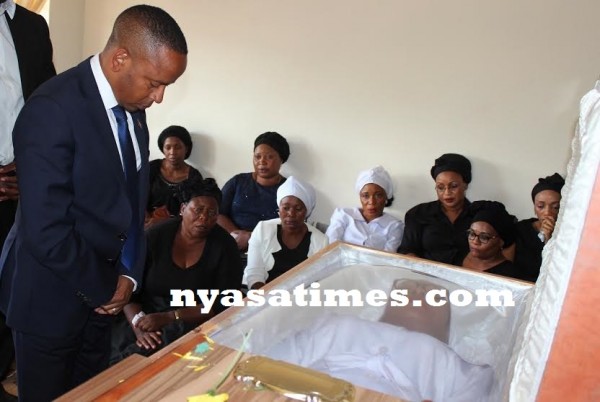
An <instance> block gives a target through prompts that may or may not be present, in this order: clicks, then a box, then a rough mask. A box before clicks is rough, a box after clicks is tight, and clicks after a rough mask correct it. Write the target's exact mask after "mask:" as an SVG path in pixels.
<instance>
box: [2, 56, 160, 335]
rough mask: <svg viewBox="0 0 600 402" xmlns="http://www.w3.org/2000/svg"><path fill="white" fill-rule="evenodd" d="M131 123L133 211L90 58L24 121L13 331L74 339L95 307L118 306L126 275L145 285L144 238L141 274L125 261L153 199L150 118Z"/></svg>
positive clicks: (10, 300) (44, 92)
mask: <svg viewBox="0 0 600 402" xmlns="http://www.w3.org/2000/svg"><path fill="white" fill-rule="evenodd" d="M132 118H133V121H134V126H135V134H136V137H137V141H138V144H139V148H140V153H141V159H142V166H141V169H140V171H139V183H140V184H139V197H138V199H139V205H138V208H137V209H135V210H134V208H132V206H131V204H130V201H129V198H128V195H127V194H128V192H127V187H126V181H125V175H124V172H123V168H122V165H121V159H120V156H119V152H118V148H117V145H116V142H115V138H114V135H113V132H112V129H111V126H110V122H109V120H108V118H107V115H106V109H105V107H104V104H103V103H102V99H101V97H100V92H99V91H98V87H97V86H96V82H95V80H94V76H93V74H92V69H91V66H90V61H89V59H88V60H86V61H84V62H82V63H81V64H79V65H78V66H77V67H74V68H72V69H70V70H68V71H66V72H64V73H62V74H60V75H58V76H56V77H54V78H52V79H50V80H49V81H47V82H45V83H44V84H42V85H41V86H40V87H39V88H38V89H37V90H36V91H35V92H34V94H33V95H32V96H31V97H30V99H29V100H28V102H27V103H26V104H25V106H24V107H23V110H22V111H21V113H20V114H19V117H18V118H17V122H16V124H15V129H14V133H13V134H14V135H13V138H14V145H15V158H16V160H17V163H18V166H19V185H20V192H21V195H20V202H19V210H18V212H17V217H16V220H15V225H14V226H13V228H12V230H11V233H10V234H9V237H8V238H7V240H6V244H5V246H4V250H3V251H4V252H3V256H4V258H5V262H4V264H3V266H4V272H3V273H2V280H1V287H0V308H2V309H4V310H5V312H6V314H7V323H8V325H9V326H10V327H12V328H13V329H16V330H19V331H22V332H33V333H35V334H37V335H42V336H58V337H62V336H67V335H69V334H73V333H76V332H77V331H79V330H80V329H81V328H82V327H83V325H84V323H85V320H86V318H87V316H88V314H89V312H90V308H94V307H97V306H99V305H102V304H104V303H106V302H108V301H109V300H110V299H111V298H112V296H113V294H114V291H115V289H116V284H117V280H118V276H119V275H121V274H126V275H129V276H131V277H133V278H134V279H135V280H137V281H138V284H139V283H141V278H142V271H143V263H144V261H143V260H144V258H143V256H144V255H145V242H144V241H143V236H140V237H141V239H140V241H139V244H138V255H139V256H140V259H139V260H138V261H137V264H136V265H135V267H134V268H133V269H132V270H131V271H127V270H126V268H125V267H124V266H123V265H122V264H121V262H120V260H119V255H120V251H121V249H122V246H123V243H124V241H125V233H126V232H127V229H128V227H129V225H130V222H131V221H132V217H133V214H138V217H137V218H138V222H139V223H140V230H141V228H142V225H143V222H144V211H145V206H146V199H147V194H148V153H149V151H148V137H149V135H148V129H147V126H146V122H145V113H144V112H137V113H133V114H132ZM0 269H2V267H1V266H0ZM11 285H12V286H11Z"/></svg>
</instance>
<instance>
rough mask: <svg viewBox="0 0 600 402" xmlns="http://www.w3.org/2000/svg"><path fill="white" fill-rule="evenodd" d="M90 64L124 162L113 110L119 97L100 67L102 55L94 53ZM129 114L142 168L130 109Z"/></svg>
mask: <svg viewBox="0 0 600 402" xmlns="http://www.w3.org/2000/svg"><path fill="white" fill-rule="evenodd" d="M90 64H91V66H92V73H93V74H94V80H96V85H97V86H98V90H99V91H100V97H101V98H102V103H103V104H104V107H105V108H106V115H107V116H108V120H109V121H110V127H111V128H112V132H113V135H114V137H115V143H116V144H117V149H118V150H119V155H120V156H121V163H123V154H122V153H121V143H120V142H119V132H118V130H117V118H116V117H115V114H114V113H113V111H112V108H113V107H115V106H117V105H118V102H117V99H116V98H115V95H114V94H113V91H112V88H111V86H110V84H109V83H108V80H107V79H106V77H105V76H104V73H103V72H102V67H100V56H99V55H97V54H96V55H94V56H93V57H92V58H91V60H90ZM125 114H126V115H127V126H128V127H129V135H131V141H132V142H133V150H134V151H135V163H136V166H137V169H138V170H140V168H141V167H142V159H141V157H140V147H139V145H138V142H137V138H136V136H135V129H134V127H133V119H132V118H131V114H129V112H128V111H125ZM123 170H125V165H123Z"/></svg>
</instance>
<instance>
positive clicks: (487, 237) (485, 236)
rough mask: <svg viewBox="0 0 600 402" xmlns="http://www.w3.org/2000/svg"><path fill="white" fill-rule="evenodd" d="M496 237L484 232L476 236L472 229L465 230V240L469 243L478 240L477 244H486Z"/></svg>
mask: <svg viewBox="0 0 600 402" xmlns="http://www.w3.org/2000/svg"><path fill="white" fill-rule="evenodd" d="M496 237H498V236H492V235H491V234H489V233H485V232H481V233H479V234H477V233H475V231H474V230H472V229H469V230H467V238H468V239H469V241H475V239H479V242H480V243H481V244H487V243H488V242H489V241H490V240H493V239H495V238H496Z"/></svg>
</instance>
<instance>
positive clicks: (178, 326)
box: [111, 179, 243, 363]
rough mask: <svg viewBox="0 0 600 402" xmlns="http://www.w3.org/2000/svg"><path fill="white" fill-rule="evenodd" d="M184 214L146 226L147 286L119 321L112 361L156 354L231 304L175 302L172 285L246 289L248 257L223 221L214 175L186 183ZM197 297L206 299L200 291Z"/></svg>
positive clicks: (189, 287) (195, 287)
mask: <svg viewBox="0 0 600 402" xmlns="http://www.w3.org/2000/svg"><path fill="white" fill-rule="evenodd" d="M182 197H183V203H182V204H181V209H180V213H179V215H180V216H179V217H177V218H172V219H169V220H166V221H163V222H161V223H159V224H157V225H155V226H153V227H151V228H150V229H149V230H148V231H147V232H146V240H147V244H148V246H147V254H146V270H145V274H144V281H143V284H142V289H141V291H140V293H139V294H136V295H134V296H133V297H132V298H131V301H130V303H129V304H127V305H126V306H125V308H124V309H123V313H124V316H122V317H120V319H119V320H118V321H117V322H116V323H115V327H114V328H113V338H112V355H111V363H116V362H117V361H119V360H121V359H123V358H125V357H127V356H128V355H130V354H132V353H139V354H142V355H150V354H152V353H154V352H155V351H156V350H158V349H160V348H162V347H163V346H165V345H166V344H168V343H170V342H172V341H174V340H175V339H177V338H179V337H180V336H182V335H184V334H185V333H187V332H189V331H190V330H191V329H193V328H195V327H197V326H198V325H199V324H201V323H202V322H204V321H206V320H207V319H209V318H210V317H212V316H213V315H215V314H217V313H219V312H221V311H223V310H224V309H225V307H224V306H223V305H221V304H220V300H217V301H215V303H214V305H213V307H212V309H211V310H210V311H209V312H208V313H202V312H201V311H200V308H199V307H179V308H177V307H171V305H170V302H171V293H170V292H171V289H192V291H194V293H195V291H196V290H197V289H218V290H220V291H224V290H226V289H240V288H241V281H242V274H243V268H242V262H241V260H240V255H239V251H238V248H237V244H236V242H235V240H234V239H233V238H232V237H231V236H230V235H229V233H227V232H226V231H225V230H224V229H222V228H221V227H220V226H219V225H217V216H218V214H219V203H220V202H221V190H219V187H218V186H217V184H216V183H215V181H214V180H213V179H205V180H201V179H193V180H189V181H188V182H186V184H185V185H184V186H183V187H182ZM196 303H197V304H198V305H201V301H200V299H199V298H198V296H197V295H196Z"/></svg>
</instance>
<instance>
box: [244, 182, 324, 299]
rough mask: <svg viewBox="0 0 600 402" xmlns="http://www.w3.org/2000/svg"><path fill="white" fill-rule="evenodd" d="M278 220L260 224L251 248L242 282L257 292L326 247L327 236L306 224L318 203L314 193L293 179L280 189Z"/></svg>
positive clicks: (278, 193)
mask: <svg viewBox="0 0 600 402" xmlns="http://www.w3.org/2000/svg"><path fill="white" fill-rule="evenodd" d="M277 203H278V204H279V218H276V219H271V220H268V221H262V222H259V223H258V225H256V228H255V229H254V231H253V232H252V236H251V237H250V242H249V247H248V266H247V267H246V269H245V271H244V279H243V283H244V284H246V285H248V288H250V289H258V288H260V287H262V286H264V284H265V283H267V282H270V281H272V280H273V279H275V278H277V277H278V276H279V275H281V274H283V273H284V272H287V271H289V270H290V269H291V268H293V267H295V266H296V265H298V264H299V263H301V262H302V261H304V260H306V259H307V258H308V257H310V256H311V255H313V254H315V253H316V252H317V251H319V250H321V249H322V248H323V247H325V246H327V243H328V242H327V237H326V236H325V235H324V234H323V233H321V232H320V231H319V230H318V229H317V228H315V227H313V226H311V225H309V224H307V223H306V219H307V218H308V217H309V216H310V214H311V213H312V211H313V209H314V208H315V203H316V194H315V190H314V189H313V188H312V186H311V185H310V184H308V183H305V182H303V181H301V180H299V179H296V178H295V177H294V176H290V177H289V178H288V179H287V180H286V182H285V183H283V184H282V185H281V186H280V187H279V189H278V190H277Z"/></svg>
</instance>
